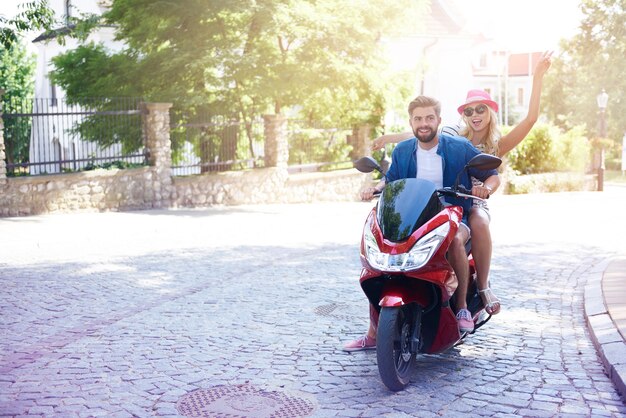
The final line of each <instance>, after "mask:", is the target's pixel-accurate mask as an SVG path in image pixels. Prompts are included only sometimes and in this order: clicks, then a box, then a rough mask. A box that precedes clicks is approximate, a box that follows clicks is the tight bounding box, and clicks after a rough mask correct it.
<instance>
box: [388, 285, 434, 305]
mask: <svg viewBox="0 0 626 418" xmlns="http://www.w3.org/2000/svg"><path fill="white" fill-rule="evenodd" d="M409 303H417V304H418V305H420V306H429V305H430V304H431V303H432V292H431V291H430V289H429V288H428V285H427V284H425V283H422V282H419V281H414V282H413V281H411V282H409V283H403V284H397V283H393V284H388V285H387V286H385V288H384V289H383V291H382V292H381V295H380V302H379V303H378V305H379V306H380V307H385V308H391V307H397V306H402V305H407V304H409Z"/></svg>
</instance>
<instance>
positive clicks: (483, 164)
mask: <svg viewBox="0 0 626 418" xmlns="http://www.w3.org/2000/svg"><path fill="white" fill-rule="evenodd" d="M500 164H502V160H501V159H500V158H498V157H496V156H495V155H490V154H478V155H477V156H475V157H474V158H472V159H471V160H469V162H468V163H467V165H466V166H465V168H477V169H479V170H494V169H496V168H498V167H500Z"/></svg>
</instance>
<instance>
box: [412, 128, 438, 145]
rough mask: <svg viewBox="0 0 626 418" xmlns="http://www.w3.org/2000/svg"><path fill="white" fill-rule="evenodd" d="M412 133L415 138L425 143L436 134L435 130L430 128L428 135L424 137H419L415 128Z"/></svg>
mask: <svg viewBox="0 0 626 418" xmlns="http://www.w3.org/2000/svg"><path fill="white" fill-rule="evenodd" d="M413 134H414V135H415V137H416V138H417V139H418V140H419V141H420V142H423V143H425V144H427V143H429V142H430V141H432V140H433V139H435V137H436V136H437V131H435V130H432V129H431V130H430V134H429V135H428V136H426V137H425V138H421V137H420V136H419V133H418V130H417V129H415V130H414V131H413Z"/></svg>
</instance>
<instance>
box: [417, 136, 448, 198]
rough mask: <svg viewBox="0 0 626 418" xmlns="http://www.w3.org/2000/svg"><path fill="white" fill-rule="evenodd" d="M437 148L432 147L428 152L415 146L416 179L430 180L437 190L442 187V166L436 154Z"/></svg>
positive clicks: (439, 157)
mask: <svg viewBox="0 0 626 418" xmlns="http://www.w3.org/2000/svg"><path fill="white" fill-rule="evenodd" d="M437 148H439V146H436V147H433V148H431V149H429V150H425V149H422V147H420V146H419V141H418V145H417V151H416V153H417V155H416V158H417V178H418V179H424V180H430V181H432V182H433V183H435V187H437V188H438V189H440V188H442V187H443V165H442V161H441V156H440V155H438V154H437Z"/></svg>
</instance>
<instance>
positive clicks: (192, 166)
mask: <svg viewBox="0 0 626 418" xmlns="http://www.w3.org/2000/svg"><path fill="white" fill-rule="evenodd" d="M263 129H264V126H263V120H262V119H260V118H257V119H254V120H252V121H241V120H239V119H237V118H228V117H225V116H214V115H208V114H201V115H194V116H192V117H190V116H188V115H187V114H185V113H183V112H181V111H177V110H176V109H173V110H172V112H171V131H170V132H171V135H170V137H171V140H172V173H173V174H174V175H178V176H181V175H191V174H201V173H209V172H217V171H231V170H243V169H247V168H257V167H263V166H264V158H263V157H264V132H263Z"/></svg>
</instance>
